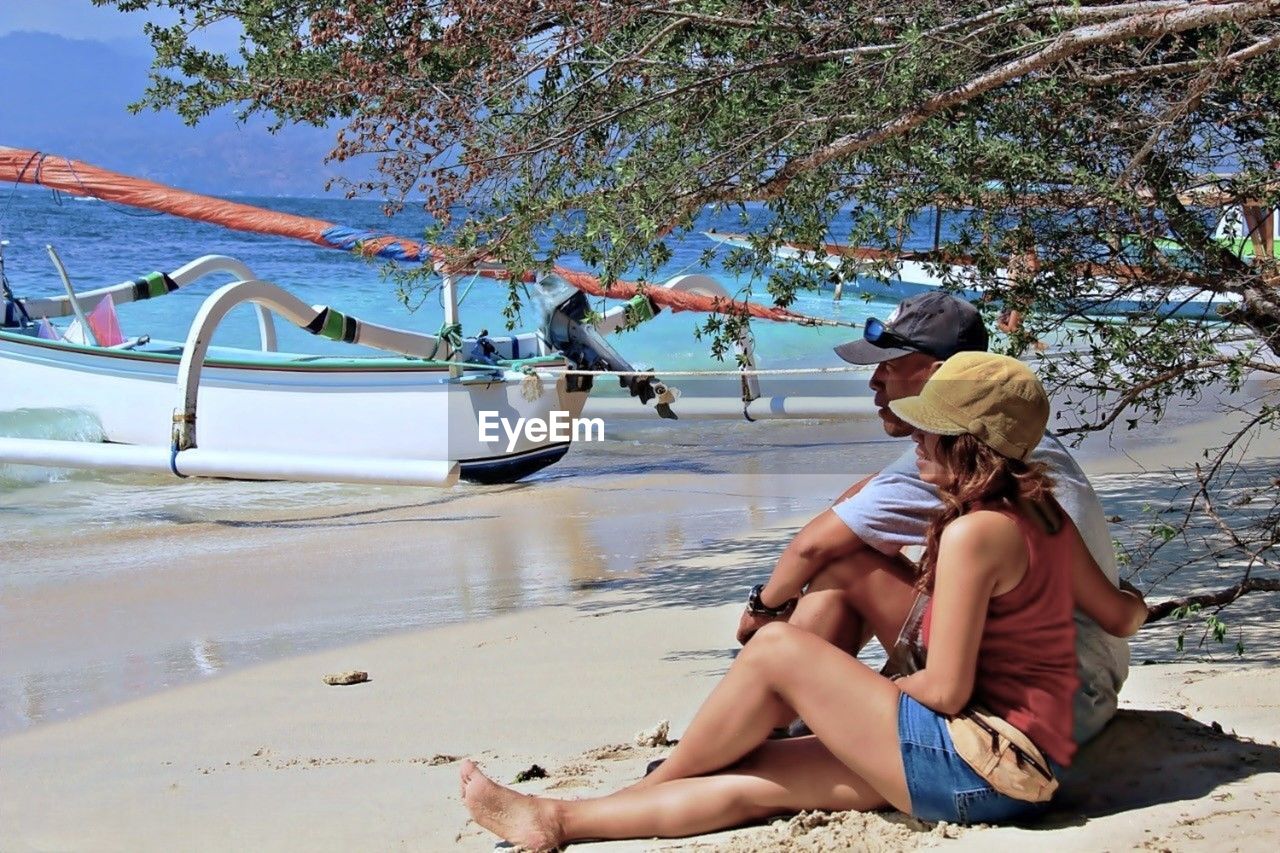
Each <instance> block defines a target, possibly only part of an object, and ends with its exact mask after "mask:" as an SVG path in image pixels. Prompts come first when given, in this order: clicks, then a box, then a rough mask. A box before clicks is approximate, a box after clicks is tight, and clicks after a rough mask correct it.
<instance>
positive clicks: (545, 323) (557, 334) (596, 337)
mask: <svg viewBox="0 0 1280 853" xmlns="http://www.w3.org/2000/svg"><path fill="white" fill-rule="evenodd" d="M532 295H533V298H534V301H535V302H537V303H538V307H539V308H540V309H541V311H542V324H541V332H542V337H543V339H544V340H545V341H546V342H547V343H548V344H549V345H551V346H552V347H554V348H555V349H556V350H557V351H559V352H560V354H561V355H563V356H564V357H565V358H567V359H569V361H571V362H572V363H573V364H574V365H575V366H576V367H577V368H578V369H580V370H616V371H619V372H623V373H626V372H634V371H636V370H637V368H636V367H633V366H632V364H631V362H629V361H627V360H626V359H625V358H623V357H622V355H621V354H619V352H618V351H617V350H616V349H614V348H613V347H612V346H610V345H609V343H608V341H606V340H605V339H604V336H603V335H601V334H600V332H599V330H597V329H596V327H595V326H594V325H592V324H591V323H590V322H587V319H586V318H587V315H588V314H590V313H591V306H590V305H589V304H588V303H587V295H586V294H585V293H583V292H582V291H580V290H578V289H577V288H576V287H574V286H573V285H571V284H569V283H568V282H566V281H564V279H562V278H560V277H559V276H556V275H547V276H545V277H543V278H542V279H540V280H539V281H538V283H537V284H535V285H534V286H533V287H532ZM594 378H595V377H592V376H569V377H568V379H569V390H571V391H585V390H587V389H589V388H590V387H591V382H592V379H594ZM574 380H578V381H577V382H575V381H574ZM618 383H619V384H620V385H621V386H622V387H623V388H626V389H627V390H628V391H629V392H630V393H631V396H632V397H639V398H640V402H641V403H648V402H649V401H650V400H653V399H656V400H657V403H655V405H654V408H655V409H656V410H657V412H658V414H659V415H661V416H662V417H664V418H671V419H673V420H674V419H675V418H676V413H675V412H673V411H671V403H672V401H673V400H674V399H675V395H674V394H673V393H672V390H671V389H668V388H667V386H666V385H664V384H663V383H662V382H659V381H658V379H657V377H655V376H654V375H653V374H652V373H649V374H647V375H643V376H619V377H618Z"/></svg>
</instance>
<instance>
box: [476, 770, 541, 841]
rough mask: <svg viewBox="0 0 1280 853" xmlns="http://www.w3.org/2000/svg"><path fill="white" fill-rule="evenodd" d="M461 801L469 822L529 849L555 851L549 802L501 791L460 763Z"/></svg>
mask: <svg viewBox="0 0 1280 853" xmlns="http://www.w3.org/2000/svg"><path fill="white" fill-rule="evenodd" d="M462 802H463V803H465V804H466V806H467V811H469V812H471V817H472V819H473V820H474V821H475V822H476V823H478V824H480V825H481V826H483V827H484V828H485V829H487V830H489V831H490V832H492V833H493V834H494V835H496V836H498V837H499V838H501V839H502V840H503V841H509V842H511V843H512V844H515V845H516V846H518V847H522V848H527V849H529V850H555V849H556V848H558V847H559V846H560V841H561V838H560V831H559V826H558V822H557V821H556V819H555V812H554V809H553V807H552V804H551V803H550V801H547V800H542V799H539V798H538V797H531V796H528V795H526V794H521V793H520V792H519V791H513V790H511V789H510V788H504V787H502V786H501V785H499V784H498V783H496V782H494V781H493V780H492V779H490V778H489V777H488V776H485V775H484V774H483V773H481V772H480V768H479V767H477V766H476V764H475V762H474V761H464V762H462Z"/></svg>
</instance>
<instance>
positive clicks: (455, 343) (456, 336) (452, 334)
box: [424, 323, 462, 365]
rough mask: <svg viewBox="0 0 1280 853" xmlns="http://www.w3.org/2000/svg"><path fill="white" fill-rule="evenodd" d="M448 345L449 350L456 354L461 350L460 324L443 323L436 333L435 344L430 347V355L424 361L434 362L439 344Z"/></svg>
mask: <svg viewBox="0 0 1280 853" xmlns="http://www.w3.org/2000/svg"><path fill="white" fill-rule="evenodd" d="M441 343H445V344H448V345H449V349H451V350H452V351H453V352H457V351H458V350H460V349H462V324H461V323H443V324H441V326H440V331H438V332H436V342H435V343H434V344H433V345H432V346H431V353H430V354H429V355H428V356H427V357H426V359H424V360H425V361H436V360H437V359H436V352H437V351H438V350H439V349H440V344H441ZM444 363H445V364H451V365H457V364H460V363H461V362H453V361H446V362H444Z"/></svg>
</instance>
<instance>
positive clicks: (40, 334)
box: [36, 317, 62, 341]
mask: <svg viewBox="0 0 1280 853" xmlns="http://www.w3.org/2000/svg"><path fill="white" fill-rule="evenodd" d="M36 337H37V338H44V339H45V340H46V341H60V340H62V335H60V334H58V330H57V329H55V328H54V327H53V324H52V323H50V322H49V318H48V317H41V318H40V322H39V323H36Z"/></svg>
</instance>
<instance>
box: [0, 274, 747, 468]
mask: <svg viewBox="0 0 1280 853" xmlns="http://www.w3.org/2000/svg"><path fill="white" fill-rule="evenodd" d="M210 277H222V278H229V279H231V281H230V282H229V283H227V284H225V285H223V286H222V287H220V288H218V289H217V290H216V291H214V292H213V293H212V294H210V296H209V297H207V298H206V300H205V301H204V303H203V305H202V306H201V308H200V310H199V311H198V312H197V314H196V317H195V320H194V321H193V322H192V325H191V328H190V331H189V333H188V335H187V337H186V339H185V340H184V341H162V340H155V339H151V338H149V337H147V336H145V335H142V336H135V337H132V338H129V339H127V340H125V341H124V342H123V343H119V344H116V345H114V346H103V345H99V344H97V343H74V342H71V341H68V340H65V339H62V337H61V336H60V335H57V336H52V337H42V336H41V327H42V326H44V327H45V328H46V329H48V328H51V326H50V325H48V324H43V323H41V322H40V320H42V319H43V318H66V317H72V316H76V317H78V318H80V319H81V320H83V318H84V316H85V315H86V314H89V313H91V312H93V311H94V310H95V309H96V308H97V307H98V306H99V304H100V303H101V302H102V301H103V300H104V299H106V298H108V297H110V298H111V300H112V304H113V305H114V304H118V303H119V304H122V303H127V302H132V301H137V300H139V299H148V298H154V297H157V296H162V295H164V294H166V293H169V292H172V291H173V290H176V289H178V288H181V287H184V286H187V285H190V284H192V283H193V282H196V281H199V280H202V279H208V278H210ZM444 278H445V281H444V284H443V286H442V290H443V292H444V294H445V306H446V323H452V322H456V317H457V307H456V302H455V300H454V283H453V279H452V276H450V275H445V276H444ZM665 287H666V288H668V289H671V290H683V291H687V292H702V293H711V294H713V295H717V296H727V294H725V292H724V290H723V289H722V288H720V287H719V285H718V284H716V283H715V282H714V281H713V280H711V279H708V278H707V277H705V276H683V277H681V278H679V279H674V280H672V281H671V282H668V283H667V285H665ZM6 290H8V286H7V284H6ZM534 292H535V293H537V294H540V295H541V297H542V303H543V308H544V321H543V324H542V328H541V329H539V330H538V331H535V332H527V333H523V334H514V335H509V336H506V337H500V336H492V337H489V336H485V337H483V338H460V339H456V340H454V341H450V340H448V339H442V338H440V337H437V336H434V335H427V334H422V333H418V332H411V331H405V330H401V329H393V328H389V327H386V326H380V325H376V324H372V323H367V322H364V321H361V320H358V319H356V318H354V317H350V316H346V315H343V314H341V313H339V312H337V311H334V310H333V309H330V308H328V307H326V306H320V305H317V306H309V305H306V304H305V303H303V302H302V301H301V300H299V299H297V298H296V297H294V296H293V295H291V294H290V293H288V292H287V291H285V290H283V289H282V288H280V287H278V286H276V285H274V284H271V283H269V282H265V281H261V280H259V279H258V278H256V276H254V274H253V272H252V271H251V270H250V269H249V268H248V267H247V266H245V265H244V264H243V263H241V262H240V261H237V260H235V259H234V258H229V257H225V256H218V255H208V256H205V257H202V258H198V259H196V260H194V261H192V262H190V263H188V264H186V265H184V266H182V267H181V268H179V269H177V270H175V271H174V272H172V273H170V274H162V273H153V274H151V275H149V276H146V277H144V278H141V279H138V280H136V281H127V282H122V283H120V284H117V285H114V286H111V287H105V288H100V289H98V290H93V291H87V292H85V293H82V294H79V295H76V294H75V293H74V292H73V291H71V290H70V288H69V287H68V294H67V295H65V296H57V297H47V298H27V299H21V298H17V297H15V296H12V294H11V293H6V297H5V311H4V317H3V319H4V321H5V322H4V323H3V324H0V400H4V401H5V402H6V404H7V406H6V408H7V407H10V406H13V405H14V404H15V403H16V404H17V405H18V406H19V407H21V408H23V409H60V410H70V411H75V412H78V413H87V414H88V415H89V416H91V417H92V418H93V419H95V420H96V422H97V423H98V424H99V425H100V427H101V441H100V442H77V441H55V440H41V439H33V438H12V437H0V461H4V462H9V463H17V464H35V465H45V466H55V467H71V468H77V467H78V468H94V469H100V470H117V471H149V472H155V473H169V474H172V475H176V476H213V477H233V478H242V479H264V480H274V479H280V480H303V481H337V482H356V483H392V484H414V485H438V486H447V485H451V484H453V483H454V482H456V480H457V479H458V478H459V477H461V478H462V479H466V480H470V481H474V482H480V483H502V482H511V481H514V480H518V479H520V478H522V477H524V476H527V475H528V474H531V473H533V472H534V471H537V470H539V469H540V468H543V467H545V466H547V465H550V464H552V463H554V462H555V461H557V460H558V459H560V458H561V457H562V456H563V455H564V454H565V453H566V452H567V451H568V449H569V447H570V444H571V442H572V440H573V438H574V436H575V434H576V432H577V428H578V424H576V423H575V422H576V421H577V420H578V419H579V416H580V415H581V414H582V409H583V405H584V404H585V402H586V400H587V396H588V394H589V392H590V389H591V385H592V377H590V376H581V375H571V374H567V373H566V372H565V371H566V370H567V369H569V368H571V367H574V366H577V365H580V364H589V365H590V366H593V367H605V368H607V369H612V370H619V371H630V370H632V367H631V365H630V364H628V363H627V362H626V361H625V360H624V359H623V358H622V357H621V356H620V355H618V354H617V352H616V351H615V350H613V349H612V348H611V347H610V346H609V345H608V344H607V343H606V342H605V341H604V339H603V337H602V335H601V332H603V331H608V330H610V329H612V328H615V327H617V326H618V325H620V324H621V323H622V322H624V320H625V313H626V310H627V308H626V306H624V307H620V308H616V309H614V310H612V311H611V312H609V313H607V314H606V315H605V316H604V318H603V319H602V320H600V321H599V322H598V323H596V324H594V325H592V324H587V323H585V322H583V321H584V319H585V316H586V301H585V298H584V297H583V296H582V295H581V294H580V293H579V292H578V291H576V290H574V289H573V288H571V287H568V286H567V285H564V284H562V283H560V282H557V281H556V280H555V277H554V276H548V277H546V278H544V279H542V280H540V281H539V282H538V283H536V284H535V287H534ZM244 303H250V304H253V305H255V306H256V308H257V310H258V321H259V333H260V338H261V342H260V343H261V345H260V348H259V349H257V350H249V349H233V348H227V347H215V346H210V341H211V339H212V337H213V333H214V331H215V329H216V328H217V325H218V323H219V321H221V320H222V318H223V317H225V316H226V314H227V313H228V311H230V310H231V309H232V308H234V307H236V306H237V305H241V304H244ZM273 317H282V318H284V319H285V320H286V321H288V322H292V323H294V324H296V325H298V326H299V327H301V328H304V329H306V330H308V331H310V332H312V333H314V334H317V335H322V336H325V337H328V338H332V339H334V340H339V341H345V342H347V343H352V344H359V345H361V346H364V347H370V348H374V349H376V350H381V353H380V354H377V355H373V356H364V355H354V356H351V357H335V356H328V355H309V354H305V353H288V352H279V351H277V349H276V334H275V325H274V320H273ZM625 384H628V386H629V387H630V389H631V390H632V393H633V394H634V395H635V396H639V397H640V398H641V401H642V402H648V400H649V399H652V398H654V396H655V392H656V393H658V394H660V393H661V390H662V389H661V386H660V384H659V383H656V382H655V381H654V379H653V377H652V376H637V377H631V378H629V379H628V380H626V383H625ZM659 402H661V401H660V400H659ZM657 408H659V409H660V410H661V409H662V407H661V406H658V407H657ZM668 414H669V410H668ZM482 419H483V421H482ZM521 419H524V421H523V422H524V423H530V422H541V423H544V424H550V425H552V427H553V429H552V430H549V431H547V432H546V434H544V435H538V434H537V433H536V432H533V431H530V430H523V431H518V432H516V433H515V434H512V433H511V431H509V430H508V429H506V428H505V427H502V426H500V424H502V423H506V424H507V425H516V424H519V423H521ZM557 425H562V426H560V427H557Z"/></svg>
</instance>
